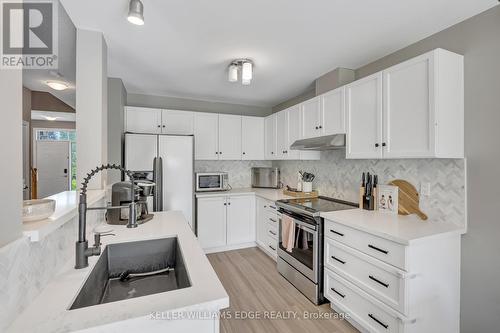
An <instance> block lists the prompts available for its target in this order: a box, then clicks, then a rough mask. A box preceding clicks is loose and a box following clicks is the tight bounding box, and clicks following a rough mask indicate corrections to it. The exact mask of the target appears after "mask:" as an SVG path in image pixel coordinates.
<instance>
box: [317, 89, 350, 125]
mask: <svg viewBox="0 0 500 333" xmlns="http://www.w3.org/2000/svg"><path fill="white" fill-rule="evenodd" d="M344 99H345V88H344V87H341V88H337V89H335V90H332V91H329V92H327V93H324V94H323V95H321V96H320V110H321V113H320V123H319V128H320V131H321V134H322V135H331V134H342V133H345V132H346V131H345V103H344Z"/></svg>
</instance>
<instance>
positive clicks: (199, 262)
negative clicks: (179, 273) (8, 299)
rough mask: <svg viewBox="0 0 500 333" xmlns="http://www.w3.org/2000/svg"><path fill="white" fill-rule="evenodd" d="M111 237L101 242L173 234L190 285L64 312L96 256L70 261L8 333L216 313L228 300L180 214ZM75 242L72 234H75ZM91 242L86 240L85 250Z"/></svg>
mask: <svg viewBox="0 0 500 333" xmlns="http://www.w3.org/2000/svg"><path fill="white" fill-rule="evenodd" d="M112 227H113V229H114V231H113V232H114V233H115V234H116V236H114V237H104V238H103V239H102V242H103V244H104V245H103V249H104V246H105V245H106V244H111V243H121V242H129V241H137V240H147V239H158V238H165V237H172V236H177V237H178V241H179V246H180V248H181V250H182V253H183V257H184V261H185V264H186V268H187V271H188V274H189V278H190V280H191V284H192V285H191V287H188V288H184V289H179V290H173V291H169V292H165V293H159V294H153V295H149V296H144V297H138V298H133V299H128V300H123V301H118V302H112V303H106V304H100V305H96V306H90V307H86V308H81V309H76V310H71V311H69V310H68V308H69V307H70V305H71V304H72V302H73V300H74V298H75V297H76V295H77V293H78V292H79V290H80V288H81V286H82V285H83V283H84V282H85V280H86V278H87V276H88V274H89V273H90V271H91V270H92V267H94V265H95V263H96V262H97V260H98V258H99V257H96V256H94V257H90V258H89V267H87V268H84V269H79V270H76V269H74V268H73V266H74V259H73V260H71V261H70V262H68V263H67V265H66V266H65V268H64V269H63V270H62V272H61V273H60V274H59V275H57V276H56V277H55V278H54V280H53V281H52V282H51V283H50V284H49V285H48V286H47V287H46V288H45V289H44V290H43V291H42V293H41V294H40V295H39V296H38V297H36V298H35V299H34V301H33V302H32V303H31V304H30V306H29V307H28V308H27V309H26V310H25V311H24V312H23V313H22V314H21V315H20V316H19V317H18V318H17V319H16V320H15V321H14V323H13V324H12V325H11V326H10V327H9V330H8V332H16V333H17V332H30V333H31V332H69V331H75V330H80V329H85V328H89V327H96V326H100V325H105V324H110V323H115V322H120V321H123V320H127V319H132V318H140V317H144V318H146V317H149V315H150V314H151V313H152V312H157V311H159V312H168V311H174V310H180V309H188V308H189V307H195V306H197V307H200V306H201V308H203V309H206V310H215V311H216V310H220V309H223V308H226V307H228V306H229V297H228V295H227V293H226V291H225V290H224V287H223V286H222V284H221V282H220V281H219V279H218V277H217V275H216V273H215V271H214V270H213V268H212V266H211V265H210V262H209V261H208V259H207V257H206V255H205V253H204V252H203V250H202V249H201V247H200V245H199V243H198V241H197V239H196V237H195V236H194V234H193V232H192V230H191V228H190V227H189V225H188V223H187V221H186V219H185V218H184V216H183V215H182V213H181V212H159V213H155V216H154V218H153V220H151V221H149V222H147V223H145V224H143V225H139V227H137V228H135V229H128V228H126V226H117V225H114V226H112ZM75 240H76V235H75ZM92 243H93V239H91V240H89V246H90V245H91V244H92Z"/></svg>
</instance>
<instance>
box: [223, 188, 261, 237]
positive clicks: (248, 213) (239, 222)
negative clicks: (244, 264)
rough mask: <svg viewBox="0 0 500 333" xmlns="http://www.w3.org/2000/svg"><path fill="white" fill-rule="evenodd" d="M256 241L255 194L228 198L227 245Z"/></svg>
mask: <svg viewBox="0 0 500 333" xmlns="http://www.w3.org/2000/svg"><path fill="white" fill-rule="evenodd" d="M249 242H255V196H253V195H251V196H231V197H228V198H227V245H234V244H242V243H249Z"/></svg>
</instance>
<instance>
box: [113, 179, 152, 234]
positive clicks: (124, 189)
mask: <svg viewBox="0 0 500 333" xmlns="http://www.w3.org/2000/svg"><path fill="white" fill-rule="evenodd" d="M150 186H154V184H153V185H151V184H149V185H148V186H147V187H150ZM130 191H131V186H130V181H124V182H118V183H115V184H113V185H112V186H111V205H112V206H127V205H128V204H130V202H131V201H130V199H131V195H130ZM149 191H150V189H149V188H145V186H140V184H138V183H137V181H136V182H135V185H134V192H135V197H134V201H135V203H136V205H137V209H136V211H137V223H139V224H141V223H146V222H147V221H149V220H151V219H152V218H153V214H149V209H148V204H147V199H148V196H149V194H148V193H149ZM145 192H146V193H145ZM128 213H129V210H128V208H123V209H112V210H109V211H108V213H107V215H106V219H107V222H108V224H122V225H125V224H127V222H128Z"/></svg>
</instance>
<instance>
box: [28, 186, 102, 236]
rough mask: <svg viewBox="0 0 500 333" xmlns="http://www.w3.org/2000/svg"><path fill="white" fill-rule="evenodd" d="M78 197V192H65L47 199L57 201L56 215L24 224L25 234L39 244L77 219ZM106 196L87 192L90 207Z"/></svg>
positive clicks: (100, 191)
mask: <svg viewBox="0 0 500 333" xmlns="http://www.w3.org/2000/svg"><path fill="white" fill-rule="evenodd" d="M78 195H79V192H77V191H65V192H61V193H58V194H55V195H52V196H50V197H47V198H46V199H53V200H55V201H56V209H55V211H54V213H53V214H52V215H51V216H50V217H48V218H46V219H44V220H40V221H33V222H24V223H23V234H24V235H25V236H28V237H29V238H30V240H31V241H32V242H38V241H40V240H41V239H43V238H44V237H45V236H47V235H48V234H50V233H51V232H52V231H54V230H56V229H57V228H59V227H60V226H61V225H63V224H64V223H66V222H67V221H69V220H70V219H72V218H73V217H75V216H76V215H77V212H78ZM104 195H105V191H104V190H89V191H88V192H87V203H88V205H89V206H91V205H93V204H94V203H96V202H97V201H99V200H101V199H102V198H104Z"/></svg>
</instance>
